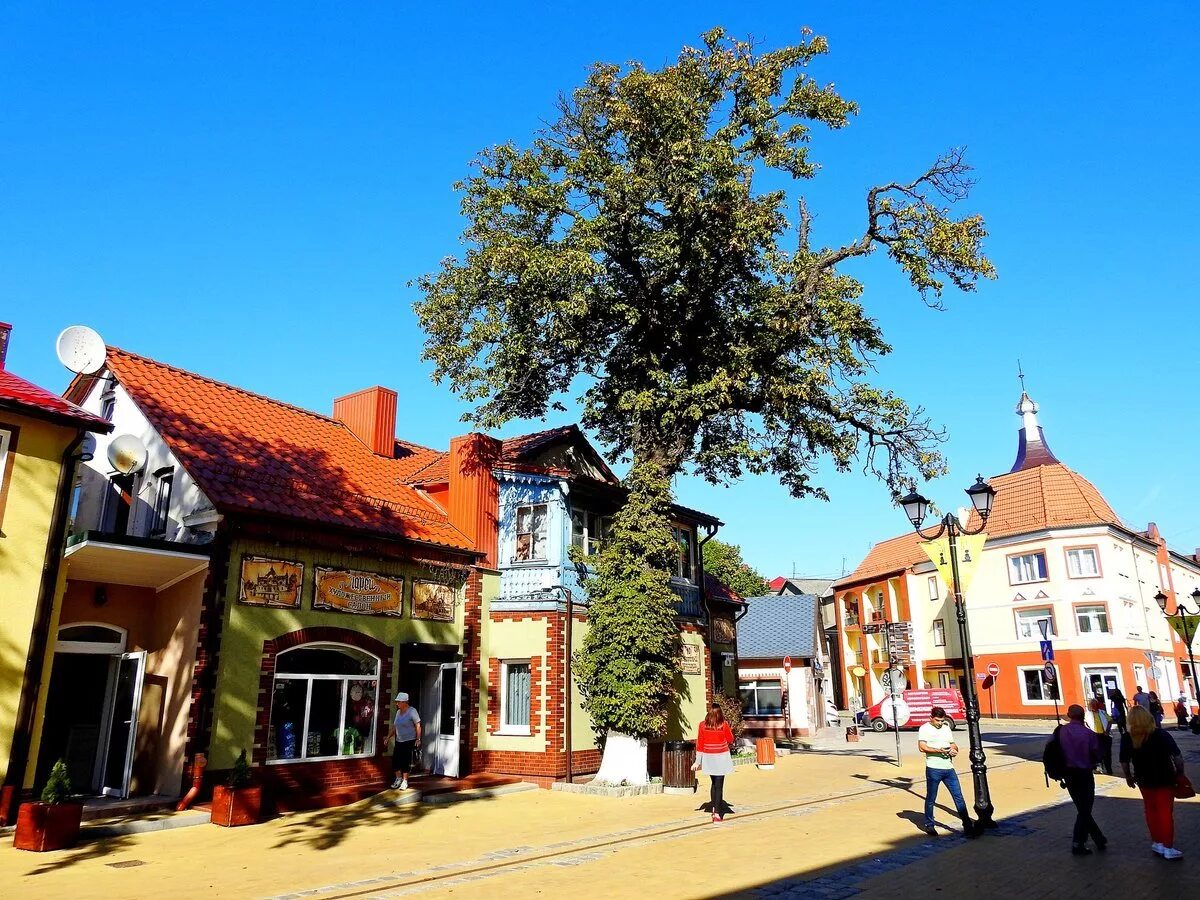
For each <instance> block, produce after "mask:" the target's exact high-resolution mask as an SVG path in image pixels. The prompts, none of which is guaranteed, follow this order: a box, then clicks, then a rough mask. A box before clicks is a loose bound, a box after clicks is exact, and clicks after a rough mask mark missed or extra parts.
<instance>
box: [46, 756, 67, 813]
mask: <svg viewBox="0 0 1200 900" xmlns="http://www.w3.org/2000/svg"><path fill="white" fill-rule="evenodd" d="M70 796H71V776H70V775H68V774H67V764H66V763H65V762H63V761H62V760H61V759H60V760H59V761H58V762H56V763H55V764H54V768H52V769H51V770H50V777H49V778H47V779H46V786H45V787H44V788H42V802H43V803H49V804H50V805H51V806H57V805H58V804H60V803H66V802H67V798H68V797H70Z"/></svg>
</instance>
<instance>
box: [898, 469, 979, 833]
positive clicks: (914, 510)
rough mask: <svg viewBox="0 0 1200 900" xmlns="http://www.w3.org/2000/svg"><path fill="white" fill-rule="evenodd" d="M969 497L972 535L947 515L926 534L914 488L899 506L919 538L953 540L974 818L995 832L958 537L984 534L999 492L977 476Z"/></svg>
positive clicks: (923, 504)
mask: <svg viewBox="0 0 1200 900" xmlns="http://www.w3.org/2000/svg"><path fill="white" fill-rule="evenodd" d="M967 496H968V497H970V498H971V505H972V506H973V507H975V511H976V512H977V513H979V527H978V528H976V529H975V530H973V531H972V530H970V529H967V528H964V527H963V525H962V523H961V522H959V521H958V517H957V516H955V515H954V514H953V513H946V515H945V516H944V517H943V518H942V520H941V522H940V523H939V524H938V526H937V530H936V531H933V532H932V533H926V532H925V531H923V530H922V529H921V523H922V522H924V521H925V516H926V514H927V513H928V511H929V501H928V500H926V499H925V498H924V497H922V496H921V495H920V494H918V493H917V491H916V488H915V487H914V488H913V489H912V490H911V491H910V492H909V493H908V496H906V497H901V498H900V499H899V501H898V502H899V504H900V506H901V507H902V508H903V509H904V514H905V515H906V516H908V521H910V522H911V523H912V526H913V528H914V529H915V530H916V532H917V534H919V535H920V536H921V537H923V538H925V540H927V541H934V540H937V539H938V538H940V537H941V536H942V535H946V536H947V537H948V538H949V540H950V574H951V580H952V581H953V582H954V584H952V585H951V589H952V590H953V591H954V610H955V614H956V615H957V618H958V638H959V644H960V646H961V648H962V658H963V671H964V673H965V675H966V681H967V697H966V701H967V735H968V737H969V739H970V743H971V780H972V781H973V782H974V785H975V814H976V816H977V817H978V818H979V825H980V827H982V828H995V827H996V823H995V821H993V819H992V812H993V809H994V808H993V806H992V795H991V791H990V790H989V789H988V781H987V765H986V762H985V760H986V759H987V757H985V756H984V753H983V738H982V736H981V735H980V732H979V694H978V693H977V692H976V690H975V659H974V656H973V655H972V653H971V629H970V627H969V626H968V625H967V606H966V603H965V602H964V601H963V595H962V589H961V588H960V587H959V578H958V538H959V535H965V534H979V533H980V532H981V531H983V529H984V527H985V526H986V525H987V520H988V516H989V515H991V512H992V501H993V500H994V499H995V497H996V492H995V490H993V489H992V486H991V485H989V484H988V483H987V482H985V481H984V480H983V476H978V477H976V479H975V483H974V484H973V485H971V486H970V487H969V488H967Z"/></svg>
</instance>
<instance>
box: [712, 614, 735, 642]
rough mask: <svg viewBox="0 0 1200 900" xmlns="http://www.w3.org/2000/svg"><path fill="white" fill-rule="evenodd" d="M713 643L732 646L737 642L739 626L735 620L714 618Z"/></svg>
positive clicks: (722, 617)
mask: <svg viewBox="0 0 1200 900" xmlns="http://www.w3.org/2000/svg"><path fill="white" fill-rule="evenodd" d="M712 631H713V641H714V642H715V643H718V644H732V643H733V642H734V641H735V640H737V626H735V625H734V624H733V619H730V618H727V617H725V616H714V617H713V620H712Z"/></svg>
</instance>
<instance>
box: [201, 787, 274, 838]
mask: <svg viewBox="0 0 1200 900" xmlns="http://www.w3.org/2000/svg"><path fill="white" fill-rule="evenodd" d="M261 815H262V788H261V787H244V788H231V787H227V786H225V785H223V784H219V785H217V786H215V787H214V788H213V798H212V818H211V821H212V823H213V824H214V825H223V826H225V827H226V828H233V827H235V826H237V825H254V824H256V823H257V822H258V820H259V818H260V817H261Z"/></svg>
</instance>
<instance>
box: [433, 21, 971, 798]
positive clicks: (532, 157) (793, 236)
mask: <svg viewBox="0 0 1200 900" xmlns="http://www.w3.org/2000/svg"><path fill="white" fill-rule="evenodd" d="M827 51H828V47H827V44H826V41H825V40H824V38H821V37H817V36H813V35H812V34H811V33H810V32H807V31H805V32H804V34H803V36H802V39H801V40H800V42H799V43H797V44H795V45H794V46H789V47H784V48H781V49H778V50H772V51H769V52H760V51H759V49H757V48H756V47H755V46H753V45H752V44H750V43H749V42H745V41H741V40H735V39H731V38H729V37H728V36H727V35H726V34H725V32H724V31H723V30H721V29H715V30H713V31H710V32H708V33H707V34H705V35H704V36H703V39H702V42H701V45H700V46H699V47H685V48H684V49H683V50H682V52H681V53H680V54H679V57H678V60H677V61H676V62H675V63H673V64H671V65H668V66H665V67H663V68H662V69H659V70H648V69H647V68H645V67H644V66H643V65H641V64H640V63H636V62H635V63H629V64H626V65H624V66H620V65H613V64H608V63H601V64H597V65H595V66H593V67H592V69H591V71H590V74H589V76H588V78H587V80H586V81H585V82H584V83H583V84H582V85H581V86H580V87H578V88H577V89H576V90H575V91H574V92H573V93H571V94H570V95H569V96H563V97H561V98H560V99H559V103H558V115H557V118H556V119H554V121H553V122H551V123H550V124H548V125H547V126H546V127H545V129H544V130H543V131H542V132H541V133H540V134H539V135H538V136H537V137H536V138H535V139H534V140H533V141H532V143H531V145H530V146H528V147H526V148H519V147H517V146H514V145H513V144H501V145H498V146H495V147H492V148H491V149H489V150H486V151H484V152H483V153H482V154H481V156H480V158H479V160H478V161H477V162H476V163H475V165H474V171H473V172H472V173H471V174H470V175H469V177H467V178H466V179H465V180H464V181H462V182H461V183H459V184H458V185H457V189H458V190H459V191H460V192H461V193H462V214H463V217H464V218H465V220H466V226H465V230H464V232H463V242H464V244H465V252H464V253H463V254H462V255H461V256H459V257H451V258H448V259H446V260H444V261H443V262H442V265H441V268H440V269H439V270H438V271H437V272H435V273H433V274H430V275H427V276H425V277H423V278H421V279H420V280H419V287H420V289H421V291H422V292H423V295H424V296H423V298H422V299H421V300H419V301H418V302H417V304H416V310H417V314H418V316H419V317H420V320H421V323H422V325H423V327H424V328H425V330H426V332H427V334H428V338H427V341H426V348H425V357H426V359H428V360H431V361H432V362H433V363H434V366H435V373H436V377H437V378H438V379H439V380H442V379H445V380H448V382H449V384H450V386H451V388H452V389H453V390H455V391H456V392H458V393H459V394H460V395H461V396H463V397H464V398H465V399H466V400H468V401H470V402H472V403H475V404H476V408H475V412H474V420H475V421H476V423H477V424H479V425H480V426H482V427H496V426H499V425H501V424H503V423H505V422H508V421H510V420H512V419H528V418H539V417H542V416H544V415H545V414H546V412H547V410H549V409H563V408H564V407H563V400H564V399H566V398H567V397H570V396H575V398H576V399H577V401H578V404H579V407H580V410H581V421H582V424H583V425H584V426H585V427H586V428H588V429H590V430H591V431H593V432H594V433H595V434H596V435H597V436H598V437H599V439H600V440H601V441H602V442H603V443H604V444H605V445H607V447H608V448H609V449H610V450H611V451H614V452H615V453H616V454H618V455H621V456H624V457H625V458H628V459H629V460H630V461H631V468H630V473H629V476H628V478H627V487H628V502H627V505H626V507H625V509H624V510H623V511H622V512H621V513H620V514H619V515H617V516H616V519H615V522H614V533H613V537H612V540H611V541H610V542H609V544H608V546H607V548H606V549H605V551H604V552H603V553H602V554H601V558H600V561H599V565H598V574H597V576H596V577H595V578H593V579H592V580H591V581H590V583H589V585H588V592H589V602H590V612H589V621H590V628H589V631H588V634H587V638H586V643H585V647H584V651H583V653H582V654H581V658H580V660H579V669H578V671H579V673H580V678H581V688H582V691H583V693H584V696H585V700H586V703H587V706H588V709H589V712H590V714H591V716H592V719H593V722H594V724H595V725H596V727H597V728H598V729H600V731H602V732H604V733H605V734H606V736H607V742H606V745H605V763H604V766H603V767H602V771H601V776H602V778H603V779H609V780H621V779H629V780H640V779H644V777H645V754H644V751H643V752H642V753H641V755H640V761H639V756H638V753H637V752H636V751H635V752H634V753H633V754H632V755H631V756H629V757H627V758H626V757H623V758H622V762H621V764H620V765H616V759H615V755H616V752H617V751H616V750H614V748H626V747H627V746H628V744H629V740H630V739H632V740H634V741H636V740H638V739H644V738H647V737H651V736H654V735H656V734H659V733H661V731H662V729H663V727H664V725H665V722H666V720H667V711H668V708H669V706H670V704H671V702H672V700H673V687H672V685H673V680H674V674H675V672H676V671H677V663H676V654H677V647H678V637H677V635H676V633H675V628H674V625H673V618H672V617H673V613H674V603H675V596H674V595H673V594H672V592H671V590H670V584H669V578H668V574H667V572H668V569H669V566H670V563H671V560H672V557H673V555H674V553H675V552H676V549H675V547H674V546H673V544H672V541H671V536H670V531H669V503H670V500H671V480H672V479H673V478H674V477H675V476H676V475H677V474H679V473H680V472H682V471H684V470H685V469H691V470H693V471H695V472H697V473H699V474H700V475H701V476H703V477H704V478H706V479H708V480H710V481H713V482H725V481H727V480H731V479H736V478H738V477H739V476H741V475H742V474H743V473H746V472H750V473H774V474H776V475H778V477H779V478H780V480H781V482H782V483H783V484H784V485H785V486H786V487H787V488H788V489H789V490H790V491H791V493H792V494H793V495H794V496H797V497H804V496H815V497H820V498H825V496H826V495H825V491H824V490H823V489H822V488H821V487H820V486H819V485H817V484H816V483H814V481H813V475H814V472H815V468H816V466H817V465H818V463H819V461H820V460H821V459H822V458H825V457H828V458H830V459H832V461H833V463H834V465H835V467H836V468H837V469H838V470H842V471H844V470H847V469H849V468H850V467H851V466H852V465H854V463H855V461H856V460H860V461H861V462H862V464H863V466H864V468H865V469H866V470H867V471H870V472H873V473H875V474H876V475H878V476H879V477H881V478H883V479H884V480H885V481H886V482H887V484H888V485H889V486H891V487H892V488H893V489H895V488H897V487H898V486H899V484H900V483H901V481H902V480H904V479H906V478H908V477H910V476H912V475H913V474H916V475H920V476H922V477H931V476H933V475H935V474H938V473H940V472H941V471H942V470H943V463H942V459H941V457H940V455H939V454H938V453H937V452H936V444H937V441H938V439H939V437H940V434H939V432H938V431H937V430H936V429H935V428H933V427H932V426H931V424H930V423H929V421H928V420H927V419H926V418H925V416H924V415H923V413H922V411H921V410H920V409H919V408H910V406H909V405H908V404H907V403H905V401H904V400H902V399H901V398H900V397H898V396H895V395H894V394H893V393H892V392H890V391H888V390H886V389H884V388H881V387H879V386H876V385H872V384H871V383H870V382H869V381H868V380H867V376H868V375H869V373H870V372H871V366H872V361H873V360H874V359H875V358H876V357H878V356H880V355H882V354H886V353H887V352H889V350H890V347H889V346H888V344H887V343H886V341H885V340H884V337H883V334H882V333H881V331H880V328H879V325H878V323H877V322H876V321H875V320H874V319H872V318H871V317H870V316H869V315H868V314H867V312H866V310H865V309H864V308H863V305H862V303H861V302H860V300H861V295H862V291H863V286H862V284H861V283H860V282H859V281H858V280H857V279H856V278H854V277H853V276H852V275H850V274H848V273H847V272H846V270H845V268H844V264H845V263H848V262H850V261H851V260H854V259H856V258H861V257H866V256H869V255H871V254H872V253H875V252H877V251H880V250H882V251H883V252H884V253H886V254H887V255H888V256H889V257H890V258H891V259H892V260H893V261H894V262H895V263H896V264H897V265H898V266H899V268H900V270H901V271H902V272H903V273H904V274H905V275H906V276H907V277H908V279H909V280H910V281H911V283H912V285H913V287H914V288H915V289H916V290H917V291H918V292H919V293H920V295H921V296H922V297H923V298H924V300H925V301H926V303H927V304H929V305H935V306H936V305H938V304H940V302H941V297H942V291H943V289H944V287H945V286H946V284H947V283H949V284H951V285H953V286H954V287H956V288H959V289H961V290H972V289H973V288H974V287H975V285H976V282H977V279H979V278H980V277H992V276H993V274H994V273H993V269H992V265H991V263H990V262H989V261H988V260H987V258H986V257H985V256H984V255H983V252H982V246H981V242H982V241H983V239H984V237H985V234H986V232H985V228H984V223H983V219H982V218H981V217H980V216H978V215H964V216H960V217H955V216H954V215H952V214H951V212H950V210H949V206H950V205H951V204H952V203H953V202H954V201H958V200H962V199H963V198H964V197H965V196H966V195H967V192H968V190H969V188H970V180H969V175H970V169H969V167H968V166H967V164H966V163H965V161H964V159H963V156H962V154H961V153H960V152H959V151H957V150H952V151H950V152H948V153H947V154H945V155H944V156H942V157H941V158H939V159H938V160H936V161H935V162H934V164H933V165H932V166H930V167H929V169H927V170H926V171H925V172H923V173H921V174H920V175H918V176H916V177H915V178H913V179H911V180H909V181H896V182H892V183H888V184H882V185H878V186H876V187H873V188H871V189H869V190H867V191H866V196H865V209H864V220H863V224H862V229H861V231H859V232H858V233H857V234H852V235H850V236H849V237H848V239H846V240H844V241H842V242H835V243H830V244H828V245H826V244H822V243H820V242H818V241H817V239H816V237H815V235H814V232H813V228H812V216H811V214H810V212H809V210H808V208H807V205H806V204H805V203H804V200H803V198H802V197H800V196H796V195H790V194H789V191H788V190H787V185H788V182H789V181H790V182H791V183H793V184H798V183H801V182H803V181H804V180H805V179H809V178H812V177H813V176H814V175H815V174H816V173H817V168H818V167H817V164H816V163H815V162H814V161H813V159H812V158H811V157H810V153H809V144H810V140H811V138H812V128H813V126H825V127H828V128H835V129H836V128H842V127H844V126H845V125H846V124H847V123H848V122H849V120H850V118H851V117H852V116H853V115H855V114H856V113H857V111H858V110H857V107H856V105H855V104H854V102H853V101H851V100H848V99H845V98H843V97H842V96H841V95H839V94H838V92H837V91H836V90H835V89H834V88H833V86H832V85H825V86H822V85H821V84H819V83H818V82H817V81H816V80H814V79H813V77H812V76H811V75H809V73H808V67H809V66H810V64H812V63H813V62H814V61H816V60H817V59H818V58H820V57H822V56H823V55H825V54H826V53H827ZM764 185H766V187H764ZM643 746H644V745H643ZM610 757H611V758H610ZM610 763H612V764H610ZM639 766H640V769H639Z"/></svg>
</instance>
